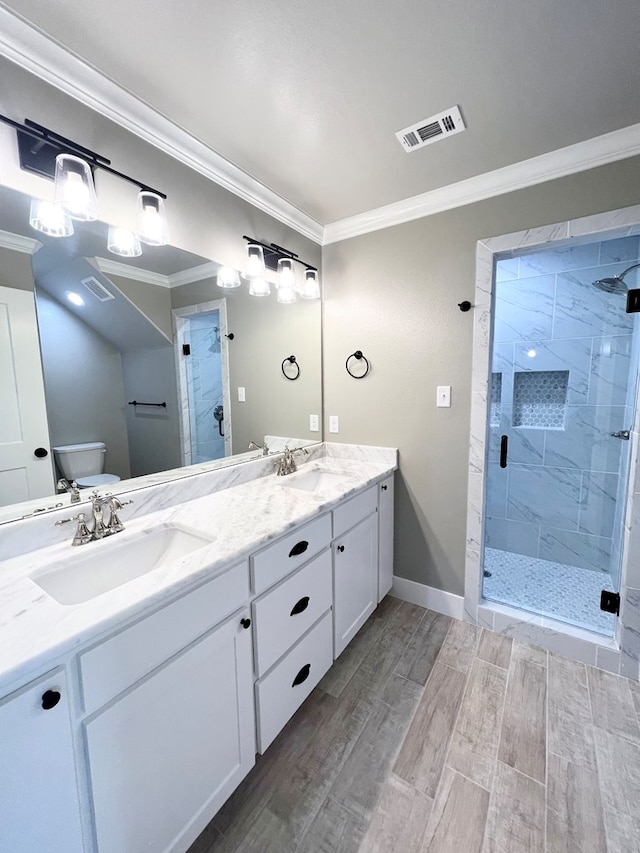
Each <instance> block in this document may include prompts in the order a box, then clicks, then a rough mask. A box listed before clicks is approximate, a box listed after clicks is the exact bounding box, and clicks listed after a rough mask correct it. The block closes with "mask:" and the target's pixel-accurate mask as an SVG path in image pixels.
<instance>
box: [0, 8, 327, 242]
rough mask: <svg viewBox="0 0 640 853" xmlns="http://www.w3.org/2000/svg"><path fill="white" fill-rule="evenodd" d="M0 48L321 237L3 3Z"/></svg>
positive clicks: (318, 229)
mask: <svg viewBox="0 0 640 853" xmlns="http://www.w3.org/2000/svg"><path fill="white" fill-rule="evenodd" d="M0 54H2V55H3V56H6V57H7V58H8V59H10V60H11V61H12V62H14V63H15V64H16V65H19V66H20V67H21V68H24V69H26V70H27V71H30V72H31V73H32V74H35V75H36V76H37V77H39V78H40V79H41V80H44V81H45V82H46V83H49V84H51V85H52V86H55V87H56V88H57V89H60V90H61V91H62V92H65V93H66V94H67V95H70V96H71V97H72V98H74V99H75V100H76V101H80V103H82V104H85V106H87V107H90V108H91V109H93V110H96V111H97V112H99V113H100V114H101V115H104V116H106V118H109V119H111V120H112V121H114V122H116V123H117V124H119V125H120V126H121V127H124V128H126V130H128V131H130V132H131V133H134V134H135V135H136V136H138V137H140V139H143V140H144V141H145V142H148V143H149V144H150V145H153V146H154V147H155V148H159V149H160V150H161V151H164V152H165V154H168V155H169V156H170V157H173V158H174V159H175V160H178V161H179V162H181V163H184V164H185V165H186V166H188V167H189V168H190V169H194V170H195V171H196V172H198V173H199V174H201V175H204V177H206V178H208V179H209V180H210V181H213V182H214V183H216V184H218V185H219V186H221V187H224V189H226V190H228V191H229V192H232V193H233V194H234V195H237V196H239V197H240V198H242V199H244V200H245V201H248V202H249V204H252V205H253V206H254V207H257V208H258V209H259V210H262V211H264V212H265V213H268V214H269V216H273V218H274V219H277V220H278V221H279V222H283V223H284V224H285V225H288V226H289V227H290V228H294V229H295V230H296V231H298V232H299V233H300V234H303V235H304V236H305V237H308V238H309V239H310V240H314V241H315V242H316V243H321V242H322V231H323V229H322V226H321V225H320V223H318V222H316V220H315V219H312V217H310V216H309V215H308V214H306V213H304V212H303V211H301V210H299V209H298V208H297V207H295V205H293V204H291V202H289V201H287V200H286V199H284V198H282V197H281V196H279V195H278V194H277V193H275V192H274V191H273V190H270V189H269V188H268V187H265V186H264V184H261V183H260V182H259V181H257V180H256V179H255V178H253V177H251V175H248V174H247V173H246V172H243V171H242V169H239V168H238V167H237V166H235V165H234V164H233V163H230V162H229V161H228V160H225V158H224V157H221V156H220V154H218V153H216V152H215V151H213V150H212V149H211V148H209V147H208V146H207V145H205V144H204V143H203V142H200V141H199V140H198V139H196V138H195V137H194V136H192V135H191V134H190V133H187V131H186V130H183V129H182V128H181V127H179V126H178V125H177V124H174V123H173V122H172V121H169V119H167V118H165V116H163V115H161V114H160V113H159V112H157V111H156V110H154V109H153V108H152V107H150V106H148V105H147V104H145V103H143V102H142V101H141V100H139V99H138V98H136V97H135V96H134V95H132V94H131V93H130V92H127V91H126V90H125V89H123V88H122V87H121V86H118V85H117V83H114V82H113V81H112V80H109V79H108V78H107V77H104V76H103V75H102V74H100V72H98V71H97V70H96V69H95V68H92V67H91V66H90V65H88V64H87V63H86V62H83V61H82V60H81V59H79V58H78V57H77V56H74V55H73V54H72V53H70V52H69V51H68V50H66V49H65V48H64V47H62V45H60V44H58V43H57V42H55V41H54V40H53V39H52V38H50V37H49V36H48V35H46V34H45V33H44V32H42V31H40V30H38V29H36V28H35V27H33V26H31V25H30V24H28V23H27V22H26V21H24V20H22V19H21V18H19V17H18V16H17V15H15V14H14V13H12V12H10V11H9V10H8V9H5V8H2V7H0Z"/></svg>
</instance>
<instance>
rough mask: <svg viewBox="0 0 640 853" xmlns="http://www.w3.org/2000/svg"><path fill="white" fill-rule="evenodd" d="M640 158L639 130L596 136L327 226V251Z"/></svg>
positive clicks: (638, 127)
mask: <svg viewBox="0 0 640 853" xmlns="http://www.w3.org/2000/svg"><path fill="white" fill-rule="evenodd" d="M636 154H640V124H632V125H630V126H629V127H623V128H621V129H620V130H614V131H612V132H611V133H605V134H603V135H602V136H595V137H593V138H592V139H587V140H585V141H584V142H577V143H576V144H575V145H568V146H567V147H566V148H558V149H557V150H556V151H550V152H549V153H547V154H540V155H539V156H538V157H532V158H530V159H529V160H522V161H521V162H520V163H514V164H513V165H512V166H504V167H503V168H501V169H495V170H494V171H493V172H486V173H485V174H483V175H476V176H475V177H473V178H467V179H466V180H464V181H459V182H458V183H455V184H449V185H448V186H446V187H439V188H438V189H435V190H431V191H430V192H426V193H421V194H420V195H415V196H412V197H411V198H406V199H404V200H403V201H398V202H394V203H393V204H387V205H385V206H384V207H378V208H376V209H375V210H369V211H367V213H361V214H358V215H357V216H350V217H348V218H347V219H340V220H338V221H337V222H331V223H329V224H328V225H326V226H325V229H324V239H323V241H322V244H323V245H325V246H326V245H328V244H330V243H337V242H339V241H340V240H348V239H349V238H351V237H358V236H360V235H362V234H369V233H371V232H372V231H380V230H382V229H383V228H390V227H391V226H393V225H401V224H402V223H404V222H411V221H413V220H414V219H422V217H424V216H432V215H433V214H434V213H442V212H444V211H445V210H452V209H453V208H456V207H463V206H464V205H467V204H474V203H475V202H477V201H484V200H485V199H488V198H494V197H495V196H499V195H503V194H504V193H510V192H514V191H515V190H520V189H524V188H525V187H531V186H535V185H536V184H542V183H544V182H545V181H553V180H555V179H556V178H563V177H565V176H567V175H574V174H576V173H578V172H584V171H586V170H587V169H594V168H596V167H597V166H604V165H606V164H607V163H614V162H616V161H617V160H624V159H625V158H627V157H633V156H634V155H636Z"/></svg>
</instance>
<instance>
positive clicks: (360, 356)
mask: <svg viewBox="0 0 640 853" xmlns="http://www.w3.org/2000/svg"><path fill="white" fill-rule="evenodd" d="M352 358H355V359H357V360H358V361H364V363H365V364H366V365H367V369H366V370H365V372H364V373H363V374H362V376H356V375H355V373H352V372H351V371H350V370H349V362H350V361H351V359H352ZM344 366H345V367H346V368H347V373H348V374H349V376H353V378H354V379H364V377H365V376H366V375H367V373H369V370H370V368H371V365H370V364H369V361H368V359H367V357H366V356H365V355H363V354H362V350H360V349H357V350H356V351H355V352H352V353H351V355H350V356H349V358H348V359H347V360H346V361H345V363H344Z"/></svg>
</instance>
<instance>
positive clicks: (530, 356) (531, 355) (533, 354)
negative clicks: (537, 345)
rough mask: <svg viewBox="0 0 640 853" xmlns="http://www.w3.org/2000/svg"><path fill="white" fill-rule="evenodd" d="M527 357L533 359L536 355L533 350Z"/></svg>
mask: <svg viewBox="0 0 640 853" xmlns="http://www.w3.org/2000/svg"><path fill="white" fill-rule="evenodd" d="M527 355H528V356H529V358H535V357H536V355H537V353H536V351H535V350H534V349H530V350H529V352H528V353H527Z"/></svg>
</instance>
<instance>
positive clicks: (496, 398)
mask: <svg viewBox="0 0 640 853" xmlns="http://www.w3.org/2000/svg"><path fill="white" fill-rule="evenodd" d="M489 408H490V414H489V425H490V426H492V427H499V426H500V416H501V414H502V373H492V374H491V399H490V401H489Z"/></svg>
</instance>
